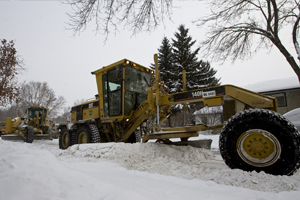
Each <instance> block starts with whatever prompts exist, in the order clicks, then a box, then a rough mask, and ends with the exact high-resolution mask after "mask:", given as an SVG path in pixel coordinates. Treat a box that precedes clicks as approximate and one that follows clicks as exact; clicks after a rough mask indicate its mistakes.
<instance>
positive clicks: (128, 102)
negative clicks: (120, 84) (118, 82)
mask: <svg viewBox="0 0 300 200" xmlns="http://www.w3.org/2000/svg"><path fill="white" fill-rule="evenodd" d="M150 84H151V75H150V74H148V73H146V72H143V71H140V70H138V69H135V68H132V67H129V66H126V67H125V95H124V98H125V99H124V103H125V105H124V114H125V115H129V114H130V112H131V111H132V110H134V109H135V108H137V107H138V106H139V105H140V104H141V103H143V102H144V101H145V100H146V99H147V91H146V89H147V88H148V87H151V85H150Z"/></svg>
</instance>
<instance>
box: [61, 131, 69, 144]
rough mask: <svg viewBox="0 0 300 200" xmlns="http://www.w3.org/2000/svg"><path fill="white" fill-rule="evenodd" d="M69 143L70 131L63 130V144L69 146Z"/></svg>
mask: <svg viewBox="0 0 300 200" xmlns="http://www.w3.org/2000/svg"><path fill="white" fill-rule="evenodd" d="M68 144H69V137H68V132H63V134H62V146H63V147H65V148H67V147H68Z"/></svg>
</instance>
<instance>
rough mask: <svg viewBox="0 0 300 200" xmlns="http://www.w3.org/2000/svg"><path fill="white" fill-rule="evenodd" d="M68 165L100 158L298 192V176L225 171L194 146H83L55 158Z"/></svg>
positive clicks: (217, 160) (227, 182)
mask: <svg viewBox="0 0 300 200" xmlns="http://www.w3.org/2000/svg"><path fill="white" fill-rule="evenodd" d="M59 159H60V160H66V159H68V162H77V161H78V160H85V161H88V162H98V161H99V160H101V159H104V160H109V161H112V162H115V163H118V164H120V165H121V166H123V167H125V168H126V169H129V170H138V171H144V172H150V173H158V174H162V175H167V176H175V177H180V178H185V179H199V180H205V181H213V182H215V183H218V184H224V185H230V186H236V187H243V188H248V189H254V190H259V191H269V192H281V191H291V190H299V189H300V173H299V172H298V173H296V174H295V175H294V176H290V177H288V176H273V175H269V174H266V173H264V172H260V173H257V172H245V171H242V170H238V169H235V170H232V169H229V168H228V167H227V166H226V165H225V164H224V162H223V161H222V160H221V158H220V157H219V156H218V155H215V154H213V153H212V152H211V151H209V150H205V149H199V148H194V147H189V146H188V147H179V146H168V145H163V144H157V143H146V144H124V143H117V144H116V143H109V144H87V145H74V146H72V147H71V148H69V149H67V150H66V151H64V152H62V153H61V154H60V155H59Z"/></svg>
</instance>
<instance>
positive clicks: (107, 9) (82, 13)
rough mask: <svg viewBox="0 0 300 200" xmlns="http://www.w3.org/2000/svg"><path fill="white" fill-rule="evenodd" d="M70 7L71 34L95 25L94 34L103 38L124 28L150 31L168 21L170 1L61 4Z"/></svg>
mask: <svg viewBox="0 0 300 200" xmlns="http://www.w3.org/2000/svg"><path fill="white" fill-rule="evenodd" d="M63 2H64V3H66V4H69V5H71V7H72V10H73V12H70V13H68V15H69V17H70V22H69V26H70V27H71V28H72V29H73V30H74V33H75V34H76V33H79V32H80V31H82V30H84V29H85V28H86V27H87V24H88V23H89V22H91V21H94V22H95V24H96V31H100V30H102V31H104V33H105V34H106V35H108V34H109V33H110V31H111V30H114V31H116V30H117V26H118V25H121V24H122V25H124V27H125V28H128V29H130V30H132V31H133V33H137V32H140V31H144V30H147V31H150V30H152V29H154V28H155V27H157V26H158V25H159V24H160V23H161V22H163V21H164V18H165V17H170V14H171V9H172V0H143V1H135V0H118V1H115V0H63Z"/></svg>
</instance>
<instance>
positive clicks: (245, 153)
mask: <svg viewBox="0 0 300 200" xmlns="http://www.w3.org/2000/svg"><path fill="white" fill-rule="evenodd" d="M236 148H237V152H238V154H239V156H240V157H241V158H242V159H243V160H244V161H245V162H246V163H248V164H250V165H252V166H256V167H266V166H270V165H272V164H273V163H275V162H276V161H277V160H278V159H279V158H280V154H281V146H280V143H279V141H278V140H277V138H276V137H275V136H274V135H273V134H271V133H270V132H268V131H265V130H262V129H251V130H248V131H246V132H244V133H243V134H242V135H241V136H240V137H239V138H238V140H237V145H236Z"/></svg>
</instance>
